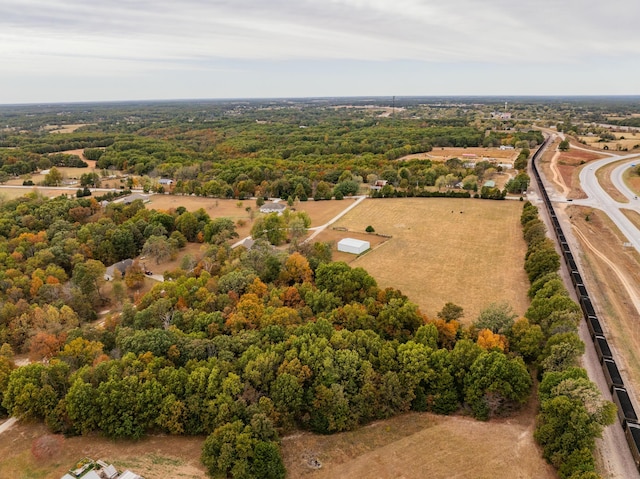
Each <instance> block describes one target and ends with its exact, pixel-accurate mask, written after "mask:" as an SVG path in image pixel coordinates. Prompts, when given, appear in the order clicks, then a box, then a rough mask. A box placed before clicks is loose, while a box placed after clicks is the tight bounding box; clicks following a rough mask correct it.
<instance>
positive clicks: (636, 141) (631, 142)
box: [580, 131, 640, 151]
mask: <svg viewBox="0 0 640 479" xmlns="http://www.w3.org/2000/svg"><path fill="white" fill-rule="evenodd" d="M612 133H613V135H614V136H615V137H616V139H615V140H611V141H603V142H599V141H598V140H599V139H600V137H599V136H581V137H580V141H584V142H585V143H586V144H587V145H588V146H590V147H591V148H597V149H599V150H603V149H608V150H609V151H621V150H624V149H625V148H626V149H627V150H633V149H638V148H640V133H637V132H631V131H618V132H612ZM605 146H606V147H607V148H605Z"/></svg>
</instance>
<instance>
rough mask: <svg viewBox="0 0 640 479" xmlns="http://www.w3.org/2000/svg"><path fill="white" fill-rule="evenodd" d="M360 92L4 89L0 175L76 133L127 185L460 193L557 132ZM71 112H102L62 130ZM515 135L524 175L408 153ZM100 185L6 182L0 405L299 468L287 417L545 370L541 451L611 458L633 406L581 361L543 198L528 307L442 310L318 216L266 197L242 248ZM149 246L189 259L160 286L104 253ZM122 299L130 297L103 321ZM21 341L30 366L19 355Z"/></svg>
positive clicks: (474, 393)
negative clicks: (284, 442) (619, 420)
mask: <svg viewBox="0 0 640 479" xmlns="http://www.w3.org/2000/svg"><path fill="white" fill-rule="evenodd" d="M354 104H356V105H357V104H358V102H357V101H356V102H350V103H346V102H342V103H341V102H334V103H329V102H319V104H316V105H314V106H310V105H309V104H308V103H304V102H302V101H300V102H295V101H292V102H270V101H257V100H256V101H254V102H238V103H232V102H202V103H197V104H189V105H188V106H187V105H186V104H183V103H167V104H159V105H150V104H140V105H119V104H113V105H106V106H103V107H96V106H89V105H75V106H69V107H68V109H67V110H65V111H63V112H60V111H59V108H58V109H56V108H55V107H48V108H46V109H44V110H41V111H40V113H39V114H36V110H37V109H36V107H23V108H25V109H26V111H27V112H28V113H27V114H25V113H24V111H22V110H20V108H19V107H15V108H6V109H4V110H2V111H0V112H1V113H2V115H0V118H1V120H2V123H4V124H5V125H6V127H5V128H4V129H3V130H2V132H1V133H0V145H1V146H2V148H0V173H4V174H5V175H7V177H16V176H19V177H24V178H25V179H26V178H27V177H28V175H29V174H31V173H33V172H35V171H38V170H42V169H47V168H52V170H53V167H57V166H60V167H62V166H65V167H69V166H71V167H81V166H82V165H81V164H80V163H78V161H81V160H80V158H79V157H77V156H75V157H74V156H73V155H68V154H65V153H61V152H65V151H69V150H78V149H82V150H83V151H84V155H85V157H86V158H87V160H88V161H96V163H97V166H98V167H99V168H100V169H103V170H105V171H107V172H109V171H114V170H120V171H122V172H125V173H126V174H127V175H128V178H127V180H126V183H125V184H123V186H122V188H123V190H124V189H125V188H129V187H134V186H135V187H138V186H140V185H139V184H134V178H151V179H154V178H155V179H157V178H171V179H172V180H174V181H175V183H174V184H173V185H172V186H171V189H170V192H171V193H172V194H176V195H197V196H211V197H221V198H232V197H233V198H239V199H242V198H247V197H254V196H255V197H257V198H258V201H260V200H261V199H262V198H263V197H269V196H270V197H280V198H284V199H290V200H293V199H294V198H297V199H298V200H301V201H304V200H307V199H311V198H313V199H316V200H324V199H331V198H338V199H339V198H341V197H343V196H347V195H352V194H357V193H358V191H359V188H360V185H361V184H363V183H370V184H371V183H374V182H375V181H376V180H378V179H381V180H384V182H386V184H385V186H384V187H383V188H381V189H380V190H376V192H375V193H374V195H373V196H376V197H387V196H429V195H434V194H437V193H438V192H439V191H440V189H441V188H443V187H444V188H445V189H446V188H449V187H453V185H454V184H458V183H460V184H461V186H459V187H457V189H458V190H459V191H458V192H455V194H457V195H460V196H467V197H469V196H472V195H473V194H476V195H478V197H482V198H491V199H500V198H504V194H506V191H507V190H509V191H510V192H514V193H521V192H522V191H523V190H524V189H526V186H527V184H528V177H527V176H526V173H525V170H526V167H527V159H528V157H529V154H530V149H531V148H535V147H536V146H537V145H539V144H540V143H541V142H542V135H541V133H540V132H539V131H537V130H532V129H530V127H529V125H528V123H527V122H526V121H519V120H514V121H507V122H496V120H494V119H492V118H491V116H490V115H487V113H490V112H491V111H492V110H494V109H497V108H499V104H487V105H484V106H482V107H471V106H468V105H466V106H461V105H459V104H448V105H447V106H446V108H444V107H442V105H441V104H440V103H438V102H436V101H434V102H433V103H431V104H427V105H425V104H420V103H416V102H411V101H409V100H407V101H405V102H402V101H398V102H397V103H396V105H397V106H398V108H399V110H398V112H397V115H396V112H395V111H394V112H393V115H392V116H380V110H372V109H370V108H361V109H357V108H352V106H353V105H354ZM361 104H362V105H363V106H365V105H367V104H368V103H366V101H365V100H361ZM31 108H32V109H33V110H31ZM385 108H388V107H387V106H385ZM528 108H529V109H528V110H527V111H528V112H530V111H535V109H536V108H542V106H541V105H539V104H537V103H536V102H535V101H532V103H531V104H529V107H528ZM20 111H22V113H19V112H20ZM383 111H384V109H383ZM61 119H63V120H64V121H61ZM75 122H77V123H83V124H85V126H82V127H80V128H78V129H77V130H76V131H74V132H72V133H51V132H50V131H49V130H47V129H46V128H45V127H46V126H47V125H64V124H73V123H75ZM500 145H504V146H512V147H516V148H518V149H519V150H520V154H519V156H518V159H517V161H516V169H518V170H519V171H520V173H519V174H517V175H516V176H514V177H513V178H512V180H511V181H510V183H508V184H507V186H506V187H505V190H504V191H500V190H498V189H497V188H490V189H485V188H482V187H481V182H482V180H483V178H484V175H485V174H487V172H488V171H489V170H491V169H492V168H495V165H493V164H492V163H490V162H487V161H478V162H474V163H475V164H473V165H467V164H465V162H464V161H463V160H461V159H457V158H453V159H450V160H447V161H446V162H436V161H432V160H425V159H406V160H404V159H403V160H402V161H398V159H399V158H403V157H405V156H406V155H409V154H412V153H421V152H428V151H430V150H431V149H433V148H441V147H447V146H456V147H462V148H464V147H472V146H500ZM25 175H26V176H25ZM85 180H86V181H85ZM135 181H141V180H139V179H136V180H135ZM99 183H100V178H95V177H93V176H92V177H86V178H84V180H83V186H96V185H97V184H99ZM144 188H145V190H150V189H156V190H157V189H158V186H157V185H156V184H155V183H153V182H149V183H145V184H144ZM163 191H164V190H163ZM161 192H162V191H161ZM443 194H444V193H443ZM446 194H449V195H450V194H451V192H449V193H446ZM80 196H82V195H78V197H67V196H60V197H57V198H54V199H48V198H46V197H44V196H41V195H39V194H37V193H35V192H34V193H30V194H28V195H26V196H24V197H22V198H18V199H13V200H2V201H0V345H2V346H1V348H0V414H2V415H13V416H18V417H22V418H28V419H34V420H41V421H44V422H45V423H46V424H47V425H48V427H49V428H50V429H51V430H52V431H54V432H56V433H63V434H66V435H80V434H88V433H90V432H93V431H100V432H101V433H102V434H104V435H105V436H108V437H113V438H139V437H141V436H143V435H145V434H149V433H154V432H158V431H161V432H165V433H169V434H189V435H204V436H206V437H207V439H206V441H205V442H204V447H203V451H202V461H203V464H204V465H205V466H206V467H207V469H208V470H209V472H210V473H211V475H212V476H214V477H233V478H253V477H255V478H281V477H284V474H285V470H284V466H283V463H282V459H281V455H280V449H279V437H280V436H281V435H282V434H285V433H288V432H290V431H292V430H295V429H305V430H310V431H314V432H317V433H322V434H331V433H335V432H339V431H346V430H351V429H354V428H357V427H359V426H361V425H363V424H367V423H368V422H371V421H373V420H376V419H381V418H388V417H391V416H394V415H397V414H400V413H403V412H406V411H411V410H413V411H430V412H433V413H437V414H466V415H471V416H473V417H475V418H477V419H479V420H488V419H491V418H494V417H504V416H508V415H509V414H510V413H511V412H512V411H514V410H517V409H518V408H519V407H520V406H521V405H522V404H523V403H525V402H526V401H527V400H528V399H529V397H530V395H531V393H532V390H533V387H534V383H539V385H538V388H537V391H538V396H539V402H540V405H541V409H540V414H539V417H538V421H537V427H536V432H535V437H536V439H537V440H538V442H539V443H540V444H541V445H542V447H543V451H544V456H545V458H546V459H547V460H548V461H549V462H550V463H552V464H553V465H554V466H555V467H557V468H558V469H559V473H560V476H561V477H563V478H572V479H577V478H582V479H587V478H594V477H597V475H595V472H594V471H595V464H594V459H593V455H592V451H593V447H594V440H595V438H596V437H598V436H599V434H600V433H601V431H602V428H603V426H605V425H607V424H610V423H611V422H612V421H613V415H614V409H613V405H612V404H611V403H609V402H606V401H604V400H602V398H601V397H600V394H599V392H598V391H597V388H596V387H595V385H594V384H593V383H591V382H590V381H589V380H588V378H587V376H586V373H585V371H584V370H583V369H580V368H579V367H578V366H579V357H580V355H581V354H582V352H583V351H584V344H583V343H582V342H581V341H580V339H579V337H578V335H577V325H578V323H579V321H580V318H581V314H580V308H579V307H578V306H577V305H576V304H575V303H574V302H573V301H572V300H571V299H570V297H569V295H568V293H567V291H566V290H565V288H564V286H563V283H562V281H561V280H560V277H559V276H558V274H557V270H558V268H559V264H560V262H559V258H558V255H557V254H556V252H555V249H554V246H553V243H551V242H550V240H549V239H548V238H547V237H546V235H545V228H544V225H543V224H542V222H541V220H540V219H539V218H538V215H537V210H536V209H535V207H534V206H532V205H531V204H530V203H528V202H527V203H523V206H524V208H523V213H522V218H521V222H522V225H523V235H524V239H525V241H526V243H527V245H528V251H527V254H526V257H525V258H524V269H525V271H526V273H527V275H528V277H529V280H530V281H531V288H530V290H529V296H530V298H531V306H530V308H529V309H528V310H527V312H526V313H525V315H524V317H521V318H519V317H517V316H515V315H514V314H513V313H512V311H511V309H510V308H509V307H508V305H505V304H494V305H491V306H490V307H488V308H487V309H486V310H485V311H483V312H482V314H481V315H480V317H479V318H477V320H476V321H475V322H473V324H470V325H467V326H463V325H462V323H461V322H460V321H459V319H460V317H461V316H462V309H461V308H460V307H459V306H457V305H455V304H451V303H449V304H447V305H445V307H444V308H443V309H442V311H440V312H439V313H438V315H437V317H434V318H431V317H427V316H425V315H424V314H422V312H421V311H420V310H419V309H418V307H417V306H416V305H415V304H413V303H412V302H411V301H409V300H408V298H407V297H406V296H405V295H404V294H402V292H401V291H398V290H396V289H393V288H387V289H382V288H380V287H379V286H378V285H377V283H376V281H375V279H374V278H373V277H372V276H370V275H369V274H368V273H367V272H366V271H365V270H364V269H362V268H352V267H350V266H349V265H347V264H345V263H342V262H334V261H332V253H331V247H330V245H329V244H326V243H313V244H310V243H304V242H300V241H298V240H299V239H300V238H301V237H302V234H303V233H304V232H306V228H308V227H309V218H308V216H306V214H304V213H290V212H287V213H286V214H285V215H283V216H278V215H277V214H272V215H266V216H264V217H260V218H258V219H256V221H255V225H257V226H255V225H254V226H255V227H254V229H253V232H254V237H256V239H257V241H256V243H255V244H254V245H253V246H252V247H251V248H250V249H246V248H245V247H243V246H241V247H237V248H232V247H231V244H232V242H233V241H234V240H235V239H236V238H237V236H238V235H237V233H236V231H235V228H236V225H235V224H234V222H233V221H231V220H230V219H227V218H211V217H209V215H208V214H207V213H206V212H205V211H204V210H203V209H199V210H195V211H187V210H186V209H185V208H184V207H177V208H172V209H169V210H163V211H159V210H153V209H147V208H146V207H145V205H144V204H143V203H142V201H140V200H136V201H134V202H132V203H131V204H124V203H108V204H102V203H101V202H100V201H98V199H97V198H96V197H94V196H82V197H80ZM99 199H101V198H99ZM380 201H384V200H380ZM425 201H427V200H425ZM261 236H262V238H261ZM282 243H286V246H287V247H280V248H274V247H273V245H279V244H282ZM189 244H199V245H201V251H202V255H201V257H198V258H194V257H193V256H192V255H188V254H182V253H180V252H181V251H182V250H183V249H184V248H185V247H186V246H187V245H189ZM141 254H143V255H145V256H147V261H149V262H151V261H153V260H156V261H157V262H161V261H164V260H166V259H167V258H170V257H175V256H176V255H180V256H183V259H182V261H181V264H180V267H178V268H176V269H175V270H173V271H168V272H167V273H166V274H165V276H164V281H162V282H157V284H155V286H153V287H151V288H149V287H145V286H144V285H145V282H147V283H148V282H149V281H151V280H149V279H146V274H145V272H146V271H145V269H146V266H145V265H144V264H140V263H139V262H138V261H134V262H133V264H132V265H131V266H130V267H129V268H128V269H127V270H126V272H125V274H124V275H122V277H119V275H118V274H117V273H116V274H115V277H114V279H113V280H112V281H108V282H107V281H106V279H105V273H106V270H107V266H110V265H113V264H114V263H117V262H119V261H121V260H124V259H128V258H135V257H138V256H139V255H141ZM105 308H107V309H110V310H111V311H112V313H111V314H110V315H108V316H107V317H106V318H102V319H101V320H98V312H99V311H101V310H103V309H105ZM15 354H21V355H28V356H29V358H30V361H31V364H29V365H26V366H21V367H19V368H17V367H15V364H14V355H15Z"/></svg>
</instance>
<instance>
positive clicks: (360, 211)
mask: <svg viewBox="0 0 640 479" xmlns="http://www.w3.org/2000/svg"><path fill="white" fill-rule="evenodd" d="M461 211H463V213H460V212H461ZM521 212H522V203H521V202H519V201H508V200H507V201H490V200H479V199H458V198H454V199H452V198H393V199H380V200H374V199H368V200H365V201H364V202H362V203H361V204H360V205H358V207H356V208H354V209H353V210H351V211H350V212H349V213H347V214H346V215H345V216H344V217H343V218H341V219H340V220H339V221H338V222H337V223H336V225H335V226H337V227H346V228H348V229H350V230H354V231H364V229H365V228H366V227H367V225H372V226H373V227H374V228H375V230H376V232H377V233H382V234H388V235H392V238H391V239H390V240H389V241H386V242H385V243H384V244H382V245H381V246H379V247H378V248H376V249H375V250H373V251H370V252H369V253H367V254H365V255H364V256H361V257H360V258H358V259H357V260H355V261H353V262H352V263H351V265H352V266H361V267H363V268H365V269H366V270H367V271H369V273H370V274H371V275H373V276H374V277H375V278H376V280H377V281H378V284H379V286H381V287H388V286H392V287H395V288H398V289H400V290H401V291H402V292H404V293H405V294H406V295H407V296H409V298H410V299H411V300H412V301H414V302H415V303H417V304H418V305H419V306H420V308H421V310H422V311H423V312H424V313H426V314H427V315H428V316H430V317H435V315H436V312H437V311H440V310H441V309H442V307H443V306H444V304H445V303H447V302H449V301H450V302H453V303H455V304H458V305H460V306H462V307H463V308H464V311H465V317H464V320H465V321H466V322H471V321H474V320H475V319H476V318H477V315H478V313H479V312H480V311H481V310H482V309H484V308H485V307H486V306H488V305H489V304H490V303H492V302H500V301H507V302H508V303H509V304H510V305H511V306H512V307H513V309H514V310H515V312H516V313H517V314H519V315H522V314H523V313H524V312H525V310H526V308H527V307H528V299H527V295H526V293H527V289H528V287H529V284H528V281H527V277H526V275H525V273H524V270H523V263H524V254H525V251H526V249H525V243H524V240H523V239H522V230H521V227H520V221H519V219H520V214H521ZM318 239H319V240H322V235H320V236H319V237H318Z"/></svg>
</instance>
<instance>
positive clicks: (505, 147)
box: [500, 145, 515, 150]
mask: <svg viewBox="0 0 640 479" xmlns="http://www.w3.org/2000/svg"><path fill="white" fill-rule="evenodd" d="M500 149H501V150H515V148H514V147H513V146H511V145H500Z"/></svg>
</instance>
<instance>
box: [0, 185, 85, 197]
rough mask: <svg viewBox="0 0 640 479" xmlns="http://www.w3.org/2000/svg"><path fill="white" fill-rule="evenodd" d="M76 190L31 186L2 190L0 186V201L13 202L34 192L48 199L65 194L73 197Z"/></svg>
mask: <svg viewBox="0 0 640 479" xmlns="http://www.w3.org/2000/svg"><path fill="white" fill-rule="evenodd" d="M20 182H21V183H22V180H20ZM76 189H77V188H74V189H70V190H58V189H55V190H54V189H50V188H33V187H32V186H25V187H24V188H4V187H2V186H1V185H0V200H2V199H5V200H13V199H15V198H20V197H21V196H24V195H26V194H29V193H33V192H34V191H36V192H38V193H40V194H42V195H44V196H48V197H49V198H53V197H55V196H60V195H65V194H66V195H71V196H75V194H76Z"/></svg>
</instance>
